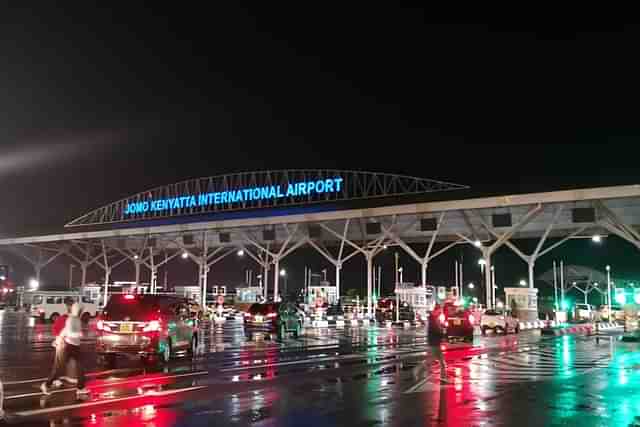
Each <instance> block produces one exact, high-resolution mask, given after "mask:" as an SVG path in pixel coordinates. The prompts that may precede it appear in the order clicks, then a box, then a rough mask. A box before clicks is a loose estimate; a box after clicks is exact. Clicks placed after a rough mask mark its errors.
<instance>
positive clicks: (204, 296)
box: [201, 265, 209, 308]
mask: <svg viewBox="0 0 640 427" xmlns="http://www.w3.org/2000/svg"><path fill="white" fill-rule="evenodd" d="M208 281H209V266H208V265H204V266H203V267H202V288H201V289H202V307H203V308H204V307H206V306H207V284H208V283H207V282H208Z"/></svg>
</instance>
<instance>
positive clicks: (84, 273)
mask: <svg viewBox="0 0 640 427" xmlns="http://www.w3.org/2000/svg"><path fill="white" fill-rule="evenodd" d="M87 267H88V265H87V263H86V262H83V263H80V271H81V274H82V282H81V285H80V286H82V287H84V285H86V284H87Z"/></svg>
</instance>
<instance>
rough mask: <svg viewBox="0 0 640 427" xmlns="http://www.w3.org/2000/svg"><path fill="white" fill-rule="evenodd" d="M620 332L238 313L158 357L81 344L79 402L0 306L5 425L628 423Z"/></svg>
mask: <svg viewBox="0 0 640 427" xmlns="http://www.w3.org/2000/svg"><path fill="white" fill-rule="evenodd" d="M619 332H621V331H617V332H616V331H612V332H607V333H603V335H604V336H602V337H600V338H599V339H598V340H596V339H595V337H592V336H590V337H588V336H567V337H558V338H546V337H544V338H541V337H540V335H539V333H538V332H537V331H527V332H521V333H520V334H519V335H508V336H497V337H494V336H489V337H477V339H476V340H475V342H474V343H473V344H472V345H469V344H452V345H446V346H445V347H446V348H445V349H444V351H442V353H441V354H442V355H443V359H444V361H445V362H446V369H445V370H444V372H443V370H442V369H441V365H440V363H439V362H438V360H439V357H440V356H439V354H440V349H439V346H431V345H429V343H428V342H427V337H426V334H425V331H424V330H423V329H420V328H418V329H416V328H412V329H407V330H403V329H387V328H377V327H360V328H336V327H330V328H328V329H313V328H306V330H305V333H304V334H303V336H302V337H300V338H298V339H293V338H289V339H286V340H284V341H283V342H279V341H276V340H265V339H260V338H257V339H254V340H247V339H246V338H245V336H244V333H243V330H242V325H241V323H240V322H236V321H232V320H230V321H228V322H227V323H225V324H224V325H222V326H219V327H213V328H209V327H207V328H206V329H205V330H204V334H203V335H204V340H202V341H203V342H201V345H200V349H199V355H198V357H197V358H195V359H194V360H190V359H186V358H177V359H176V360H174V361H173V362H172V363H171V364H169V365H168V366H165V367H162V368H148V367H147V368H145V367H144V366H142V365H141V364H140V363H139V362H138V361H135V360H124V359H123V360H119V361H118V365H117V366H116V368H115V369H113V370H110V371H105V370H101V368H99V367H98V366H97V365H96V363H95V355H94V354H93V353H92V342H93V340H92V334H91V332H90V331H87V336H86V339H85V341H84V344H83V349H84V350H85V352H84V354H85V365H86V367H87V370H88V371H89V373H90V374H89V382H88V387H89V388H90V389H91V398H90V400H89V401H87V402H79V401H77V400H76V399H75V392H74V391H73V390H71V389H69V390H65V389H63V390H60V391H58V392H56V393H54V394H53V395H52V396H50V397H46V398H45V397H44V396H43V395H42V394H41V393H40V392H39V390H38V386H39V385H40V383H41V381H42V379H43V378H44V377H45V376H46V374H47V373H48V370H49V367H50V365H51V361H52V357H53V348H52V347H51V340H52V337H51V335H50V325H41V324H35V325H34V324H33V322H32V321H30V320H29V319H28V318H26V317H24V315H23V314H20V313H13V312H6V313H5V312H0V379H2V381H3V383H4V395H5V399H4V407H5V410H6V411H7V413H8V414H9V415H8V420H7V421H8V422H9V423H10V424H15V425H24V426H40V425H42V426H48V425H75V426H121V425H126V426H154V427H164V426H211V425H221V426H235V425H238V426H245V425H251V426H309V427H311V426H343V425H345V426H350V427H355V426H376V425H380V426H382V425H390V426H425V425H426V426H429V425H449V426H475V425H478V426H481V425H485V426H500V425H505V426H511V425H517V426H556V425H557V426H572V425H580V426H581V427H587V426H628V425H634V424H633V423H634V422H636V420H638V425H640V418H638V419H636V418H635V417H636V416H640V399H638V396H640V394H639V392H640V389H639V386H638V385H639V384H640V352H638V349H639V348H638V344H628V343H622V342H620V341H618V340H617V339H616V338H617V337H616V335H617V334H619Z"/></svg>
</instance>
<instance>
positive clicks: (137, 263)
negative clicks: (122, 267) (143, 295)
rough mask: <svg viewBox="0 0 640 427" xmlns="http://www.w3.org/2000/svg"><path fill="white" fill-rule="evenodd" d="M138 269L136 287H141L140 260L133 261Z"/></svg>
mask: <svg viewBox="0 0 640 427" xmlns="http://www.w3.org/2000/svg"><path fill="white" fill-rule="evenodd" d="M133 263H134V265H135V267H136V286H139V285H140V259H136V260H134V261H133Z"/></svg>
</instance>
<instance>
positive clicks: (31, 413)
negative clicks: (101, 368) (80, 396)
mask: <svg viewBox="0 0 640 427" xmlns="http://www.w3.org/2000/svg"><path fill="white" fill-rule="evenodd" d="M204 388H207V386H204V385H202V386H195V387H187V388H181V389H177V390H165V391H160V392H153V393H147V394H144V395H137V396H127V397H119V398H116V399H106V400H96V401H93V402H84V403H75V404H71V405H64V406H54V407H51V408H44V409H33V410H30V411H19V412H14V413H13V415H14V416H17V417H30V416H34V415H43V414H50V413H53V412H61V411H68V410H71V409H79V408H90V407H92V406H99V405H108V404H111V403H118V402H126V401H128V400H134V399H143V398H145V397H163V396H170V395H173V394H178V393H186V392H188V391H195V390H202V389H204Z"/></svg>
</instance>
